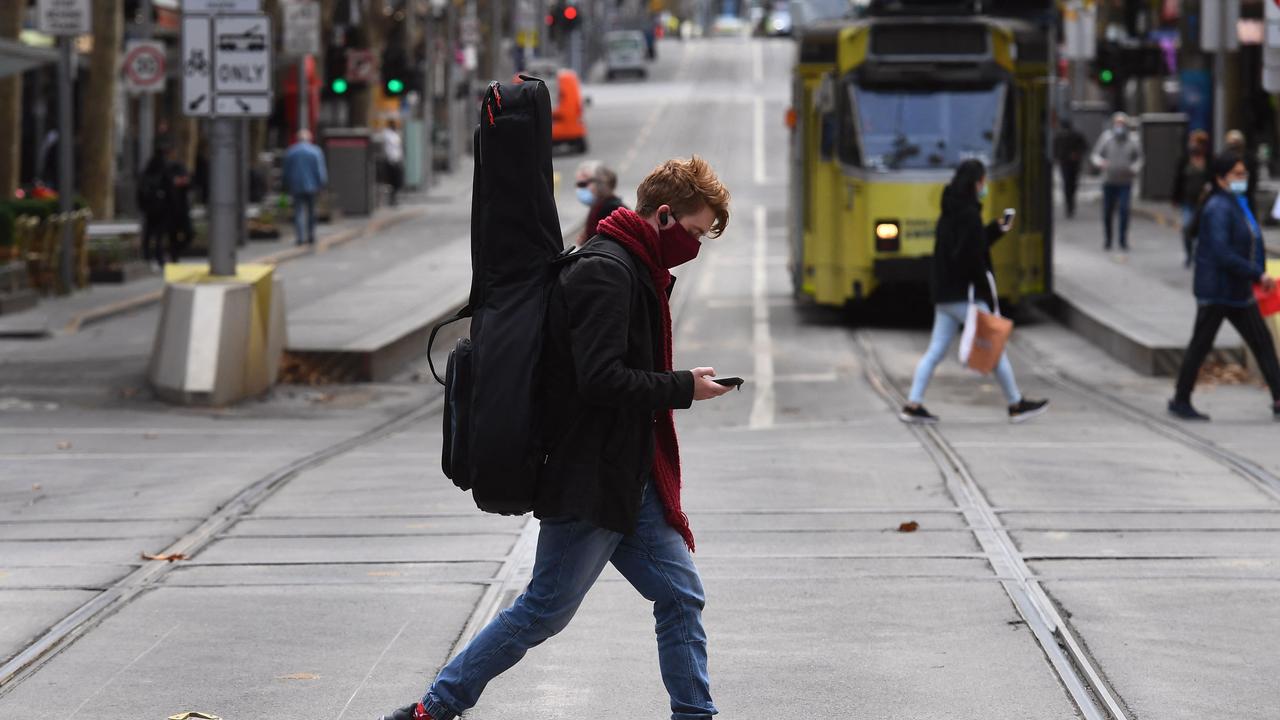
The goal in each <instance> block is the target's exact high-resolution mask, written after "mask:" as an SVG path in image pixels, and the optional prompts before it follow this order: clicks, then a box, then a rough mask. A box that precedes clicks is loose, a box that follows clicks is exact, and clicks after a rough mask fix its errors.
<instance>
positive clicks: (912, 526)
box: [898, 520, 920, 533]
mask: <svg viewBox="0 0 1280 720" xmlns="http://www.w3.org/2000/svg"><path fill="white" fill-rule="evenodd" d="M919 529H920V523H918V522H916V521H915V520H908V521H907V522H904V523H902V524H901V525H899V526H898V532H903V533H906V532H915V531H917V530H919Z"/></svg>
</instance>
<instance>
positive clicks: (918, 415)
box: [898, 405, 938, 425]
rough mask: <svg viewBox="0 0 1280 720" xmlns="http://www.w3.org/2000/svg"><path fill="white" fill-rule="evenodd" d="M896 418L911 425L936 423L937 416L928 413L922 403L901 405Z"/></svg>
mask: <svg viewBox="0 0 1280 720" xmlns="http://www.w3.org/2000/svg"><path fill="white" fill-rule="evenodd" d="M898 419H899V420H901V421H902V422H904V423H911V424H912V425H937V424H938V416H937V415H932V414H930V413H929V411H928V410H925V409H924V406H923V405H916V406H915V407H912V406H910V405H903V406H902V411H901V412H899V413H898Z"/></svg>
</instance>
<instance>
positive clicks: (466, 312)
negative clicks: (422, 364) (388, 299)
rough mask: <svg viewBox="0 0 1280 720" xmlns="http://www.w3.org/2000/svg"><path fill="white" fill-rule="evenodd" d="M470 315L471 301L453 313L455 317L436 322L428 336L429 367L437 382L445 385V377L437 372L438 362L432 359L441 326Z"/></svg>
mask: <svg viewBox="0 0 1280 720" xmlns="http://www.w3.org/2000/svg"><path fill="white" fill-rule="evenodd" d="M469 317H471V304H470V303H468V304H466V305H463V306H462V309H460V310H458V312H456V313H454V314H453V317H451V318H446V319H444V320H441V321H440V322H438V323H436V326H435V327H433V328H431V336H430V337H428V338H427V367H429V368H431V376H432V377H434V378H435V379H436V382H438V383H440V384H441V385H444V379H443V378H441V377H440V374H439V373H437V372H436V364H435V362H433V361H432V360H431V346H432V345H435V343H436V335H438V334H439V333H440V329H441V328H443V327H444V326H446V325H452V324H453V323H456V322H458V321H459V320H462V319H463V318H469Z"/></svg>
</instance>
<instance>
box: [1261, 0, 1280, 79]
mask: <svg viewBox="0 0 1280 720" xmlns="http://www.w3.org/2000/svg"><path fill="white" fill-rule="evenodd" d="M1265 17H1266V34H1265V35H1264V36H1263V41H1262V89H1263V90H1266V91H1267V92H1269V93H1272V94H1275V93H1280V0H1267V12H1266V15H1265Z"/></svg>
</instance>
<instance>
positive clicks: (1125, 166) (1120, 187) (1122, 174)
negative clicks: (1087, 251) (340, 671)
mask: <svg viewBox="0 0 1280 720" xmlns="http://www.w3.org/2000/svg"><path fill="white" fill-rule="evenodd" d="M1091 159H1092V160H1093V164H1094V165H1095V166H1097V167H1098V168H1099V169H1100V170H1102V224H1103V229H1104V230H1105V232H1106V244H1105V245H1104V248H1105V249H1106V250H1110V249H1111V239H1112V227H1113V225H1114V220H1115V216H1116V214H1117V213H1119V215H1120V252H1122V253H1127V252H1129V203H1130V199H1131V198H1132V196H1133V179H1134V178H1135V177H1137V176H1138V172H1139V171H1140V170H1141V169H1142V146H1141V145H1140V144H1139V143H1138V138H1137V136H1136V135H1135V134H1134V133H1133V132H1131V131H1130V130H1129V116H1128V115H1125V114H1124V113H1122V112H1119V113H1116V114H1115V115H1112V116H1111V129H1110V130H1107V131H1106V132H1104V133H1102V136H1101V137H1099V138H1098V142H1097V144H1096V145H1094V146H1093V155H1092V157H1091Z"/></svg>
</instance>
